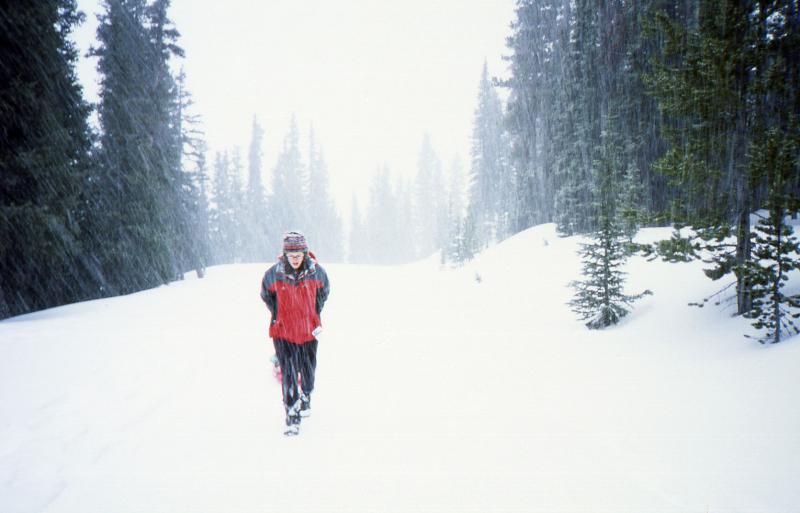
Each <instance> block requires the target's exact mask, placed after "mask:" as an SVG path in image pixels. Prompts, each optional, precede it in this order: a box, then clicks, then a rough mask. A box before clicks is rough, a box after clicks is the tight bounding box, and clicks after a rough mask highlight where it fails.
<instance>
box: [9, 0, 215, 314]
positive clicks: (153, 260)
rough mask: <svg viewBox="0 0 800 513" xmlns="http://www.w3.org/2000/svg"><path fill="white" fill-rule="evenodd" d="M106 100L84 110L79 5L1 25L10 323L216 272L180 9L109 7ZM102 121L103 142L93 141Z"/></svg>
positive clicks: (19, 14) (60, 2)
mask: <svg viewBox="0 0 800 513" xmlns="http://www.w3.org/2000/svg"><path fill="white" fill-rule="evenodd" d="M103 7H104V12H103V14H102V15H101V16H99V27H98V29H97V41H96V45H95V46H94V47H93V48H92V50H91V54H92V55H93V56H95V57H97V62H98V64H97V66H98V71H99V73H100V100H99V103H98V104H97V105H96V106H94V107H93V106H90V105H88V104H87V102H86V101H85V99H84V98H83V92H82V89H81V87H80V85H79V82H78V79H77V76H76V73H75V65H76V63H77V60H78V57H79V56H78V53H77V50H76V48H75V46H74V44H73V43H72V42H71V41H70V39H69V36H70V33H71V31H72V29H73V27H74V26H75V25H76V24H77V23H79V22H81V21H82V19H83V17H84V16H83V14H81V13H79V12H78V10H77V7H76V3H75V1H74V0H42V1H38V2H22V3H19V2H17V3H14V5H13V6H11V5H5V6H4V7H2V13H0V40H1V41H2V43H0V44H1V47H2V66H0V118H2V119H0V130H1V131H2V132H1V135H2V136H1V137H0V198H1V201H0V246H1V249H0V271H1V273H0V276H2V281H1V282H0V318H2V317H8V316H11V315H16V314H20V313H24V312H28V311H32V310H37V309H41V308H46V307H49V306H54V305H59V304H64V303H70V302H75V301H80V300H86V299H92V298H97V297H104V296H109V295H117V294H125V293H129V292H134V291H137V290H142V289H145V288H149V287H154V286H157V285H160V284H163V283H168V282H169V281H172V280H175V279H179V278H181V277H182V275H183V272H185V271H187V270H189V269H197V270H198V272H201V273H202V269H203V267H204V265H205V261H204V254H205V252H206V248H205V247H204V243H205V240H204V239H203V238H202V237H198V236H197V234H198V233H199V231H201V230H202V227H201V226H199V224H198V222H199V220H200V219H201V218H202V216H201V215H200V213H201V212H202V210H203V208H204V206H205V203H204V198H203V195H202V187H203V184H202V183H201V182H200V181H199V180H198V176H199V175H198V174H197V170H198V166H200V165H201V163H202V158H201V153H202V152H201V151H200V150H201V149H200V148H199V147H198V144H199V139H198V137H197V133H196V123H195V120H194V118H193V116H191V115H190V113H189V107H190V103H191V100H190V98H189V96H188V94H187V93H186V91H185V90H184V87H183V78H182V77H181V76H180V75H178V76H176V75H175V74H173V73H172V71H171V67H170V62H171V60H172V59H173V58H175V57H180V56H182V55H183V51H182V49H181V48H180V47H179V46H178V44H177V40H178V37H179V34H178V32H177V31H176V29H175V28H174V26H173V25H172V23H171V21H170V20H169V17H168V15H167V10H168V7H169V1H168V0H155V1H153V2H152V3H149V4H148V3H146V2H145V1H144V0H107V1H105V2H104V4H103ZM93 108H94V109H95V111H96V113H97V116H98V119H99V124H100V130H99V131H97V132H95V131H93V130H92V129H90V125H89V122H88V119H89V116H90V114H91V112H92V110H93Z"/></svg>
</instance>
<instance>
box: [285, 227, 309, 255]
mask: <svg viewBox="0 0 800 513" xmlns="http://www.w3.org/2000/svg"><path fill="white" fill-rule="evenodd" d="M289 251H302V252H304V253H305V252H306V251H308V243H307V242H306V236H305V235H303V234H302V233H300V232H286V233H285V234H283V252H284V253H288V252H289Z"/></svg>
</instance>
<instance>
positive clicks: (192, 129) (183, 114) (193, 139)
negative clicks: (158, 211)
mask: <svg viewBox="0 0 800 513" xmlns="http://www.w3.org/2000/svg"><path fill="white" fill-rule="evenodd" d="M175 85H176V87H177V95H176V96H177V101H176V109H175V122H174V130H175V131H176V133H177V137H178V139H179V140H180V145H181V156H180V157H181V158H180V161H181V174H180V183H181V184H182V186H181V191H180V192H179V198H178V201H179V202H180V204H181V210H180V217H179V218H178V219H177V223H178V226H179V228H180V231H179V239H180V240H179V242H178V247H179V248H180V268H181V270H183V271H186V270H189V269H194V270H195V272H196V273H197V276H198V277H200V278H202V277H204V275H205V269H206V266H207V265H208V262H209V260H210V257H211V256H210V253H209V251H210V244H209V239H208V237H209V226H208V198H207V196H206V193H205V188H206V182H207V180H208V177H207V175H206V174H207V169H206V151H207V145H206V141H205V135H204V133H203V130H202V127H201V120H200V116H199V115H197V114H195V113H193V110H192V107H193V105H194V101H193V100H192V97H191V94H190V93H189V91H188V90H187V89H186V74H185V73H184V71H183V70H181V71H180V73H179V74H178V76H177V78H176V81H175Z"/></svg>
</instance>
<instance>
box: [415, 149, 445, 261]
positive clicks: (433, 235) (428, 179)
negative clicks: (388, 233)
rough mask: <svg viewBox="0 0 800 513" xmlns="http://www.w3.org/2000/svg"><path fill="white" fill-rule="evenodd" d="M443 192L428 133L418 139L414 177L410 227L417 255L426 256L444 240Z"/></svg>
mask: <svg viewBox="0 0 800 513" xmlns="http://www.w3.org/2000/svg"><path fill="white" fill-rule="evenodd" d="M444 198H445V192H444V181H443V178H442V166H441V161H440V160H439V157H438V155H437V154H436V151H435V150H434V149H433V144H432V143H431V138H430V136H429V135H428V134H425V136H424V137H423V139H422V147H421V149H420V152H419V158H418V160H417V176H416V179H415V181H414V214H415V218H414V227H415V228H414V231H415V239H416V241H417V257H423V258H424V257H428V256H430V255H431V254H432V253H434V252H435V251H437V250H438V249H441V248H442V247H443V244H444V238H445V234H446V232H447V228H446V226H445V212H446V210H445V200H444Z"/></svg>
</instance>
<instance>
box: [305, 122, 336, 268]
mask: <svg viewBox="0 0 800 513" xmlns="http://www.w3.org/2000/svg"><path fill="white" fill-rule="evenodd" d="M308 146H309V148H308V186H307V190H308V199H307V200H306V204H307V205H308V206H309V214H310V215H309V218H308V224H307V228H306V232H305V233H306V236H307V237H308V238H309V243H310V244H313V246H314V248H315V249H314V251H315V253H316V254H317V255H318V256H319V257H320V258H322V259H324V260H325V261H326V262H341V261H343V259H344V245H343V237H344V236H343V234H342V220H341V217H340V216H339V213H338V212H337V210H336V204H335V203H334V201H333V198H332V197H331V193H330V178H329V176H328V166H327V165H326V163H325V156H324V154H323V150H322V147H321V146H320V145H319V143H318V142H317V140H316V136H315V134H314V130H313V129H312V130H311V131H310V133H309V143H308Z"/></svg>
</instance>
